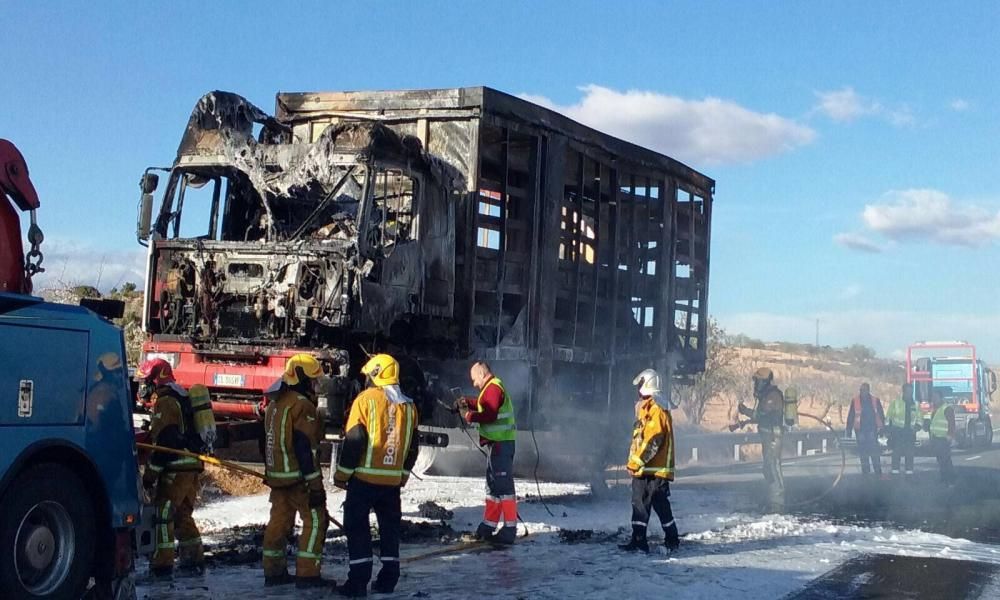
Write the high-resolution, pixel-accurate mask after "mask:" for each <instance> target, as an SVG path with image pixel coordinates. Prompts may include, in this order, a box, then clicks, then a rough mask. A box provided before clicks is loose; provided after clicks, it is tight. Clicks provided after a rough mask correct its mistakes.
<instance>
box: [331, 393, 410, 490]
mask: <svg viewBox="0 0 1000 600" xmlns="http://www.w3.org/2000/svg"><path fill="white" fill-rule="evenodd" d="M389 387H392V388H393V390H391V391H389V392H387V391H386V389H385V388H377V387H375V388H368V389H367V390H365V391H363V392H361V393H360V394H358V397H357V398H355V399H354V403H353V404H351V412H350V414H349V415H348V417H347V425H346V426H345V427H344V429H345V432H346V433H345V434H344V443H343V445H342V446H341V449H340V453H339V454H340V456H339V459H338V461H337V470H336V472H335V473H334V479H335V480H337V481H340V482H346V481H347V480H349V479H350V478H352V477H356V478H358V479H360V480H361V481H365V482H367V483H372V484H375V485H386V486H403V485H406V481H407V480H408V479H409V477H410V469H412V468H413V465H414V463H416V462H417V446H418V444H417V435H416V433H417V423H418V421H419V418H418V415H417V409H416V407H415V406H414V405H413V402H412V401H411V400H410V399H409V398H407V397H406V396H404V395H403V394H402V392H400V391H399V387H398V386H386V388H389ZM390 393H391V394H393V395H394V396H395V398H396V399H397V401H395V402H394V401H392V400H390V399H389V395H388V394H390Z"/></svg>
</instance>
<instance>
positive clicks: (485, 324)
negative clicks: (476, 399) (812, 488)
mask: <svg viewBox="0 0 1000 600" xmlns="http://www.w3.org/2000/svg"><path fill="white" fill-rule="evenodd" d="M160 173H162V174H163V175H164V177H165V179H166V181H165V184H164V185H163V186H162V187H163V194H162V197H161V200H160V202H159V208H158V209H157V210H156V211H155V215H154V214H153V213H154V210H153V208H154V207H153V204H154V200H153V195H154V192H155V191H156V190H157V188H158V187H160V182H159V179H160V177H159V174H160ZM140 185H141V188H142V196H141V200H140V209H139V219H138V221H139V222H138V238H139V240H140V242H141V243H143V244H146V245H148V248H149V252H148V264H147V278H146V282H145V283H146V285H145V310H144V327H145V331H146V332H147V334H148V338H147V342H146V344H145V347H144V353H145V355H146V357H151V356H159V357H162V358H165V359H167V360H168V361H169V362H170V363H171V364H172V365H173V366H174V370H175V373H176V375H177V377H178V380H179V381H180V382H181V383H182V384H184V385H190V384H194V383H201V384H204V385H206V386H207V387H208V388H209V389H210V390H211V392H212V394H213V398H214V400H215V409H216V413H217V414H219V415H225V416H228V417H232V418H246V419H253V418H257V417H259V415H260V407H259V401H260V398H261V394H262V391H263V390H264V389H266V388H267V386H268V385H269V384H270V383H271V382H272V381H273V380H274V379H275V378H276V377H278V376H279V374H280V373H281V370H282V368H283V367H284V363H285V361H286V360H287V358H288V357H290V356H291V355H292V354H295V353H298V352H310V353H313V354H314V355H315V356H316V357H317V358H318V359H319V360H320V361H321V363H322V364H323V365H324V369H325V371H326V372H327V374H328V377H327V379H326V381H325V384H324V387H325V392H324V394H323V395H322V397H321V399H320V401H321V409H322V411H323V414H324V415H325V418H326V419H327V421H328V424H329V426H330V428H331V430H332V431H334V432H336V431H337V430H338V428H339V427H340V426H341V424H342V421H343V418H344V414H345V409H346V407H347V406H348V404H349V402H350V400H351V398H353V395H354V393H356V391H357V390H358V389H359V386H360V385H361V381H360V377H359V375H358V370H359V368H360V365H361V364H363V363H364V359H365V355H366V354H367V353H374V352H379V351H387V352H390V353H392V354H393V355H394V356H396V357H397V358H399V359H400V360H401V363H402V367H403V374H404V381H403V387H404V389H406V391H407V392H408V393H410V394H411V395H412V396H414V397H415V398H417V399H418V401H419V405H420V408H421V417H422V422H423V423H424V424H430V425H439V426H447V425H449V424H451V423H452V422H453V419H454V417H453V416H452V415H450V414H449V413H448V412H447V411H446V410H443V409H442V404H446V405H447V404H450V403H451V395H452V394H453V393H463V390H464V392H469V391H471V390H469V389H468V387H469V383H468V368H469V365H470V364H471V362H472V361H474V360H477V359H483V360H487V361H489V362H490V364H491V365H492V366H493V368H494V370H495V372H497V373H498V374H499V375H500V376H501V377H504V378H505V381H506V382H507V386H508V388H510V389H511V392H512V393H513V395H514V398H515V405H516V408H517V414H518V424H519V427H523V428H529V427H530V428H535V427H537V428H540V429H553V428H559V427H560V426H563V425H565V424H567V423H568V422H569V421H573V420H574V419H579V420H582V421H585V422H587V423H589V424H591V425H594V426H595V427H596V429H595V431H597V432H599V431H600V430H601V429H600V428H601V424H602V423H607V421H608V412H607V411H608V410H609V409H611V408H612V405H613V404H614V403H618V402H623V403H630V402H631V401H632V399H633V397H634V392H633V391H630V390H628V389H627V387H626V386H627V383H628V381H630V380H631V377H632V376H633V375H634V374H635V372H637V371H638V370H639V369H641V368H645V367H648V366H655V367H657V368H659V369H660V370H661V371H662V372H663V373H665V374H666V375H667V376H668V378H670V379H671V380H678V381H683V380H684V379H685V378H688V377H690V376H692V375H694V374H696V373H698V372H700V371H702V370H703V369H704V365H705V357H706V331H707V312H706V311H707V293H708V273H709V240H710V224H711V214H712V196H713V193H714V186H715V183H714V181H713V180H712V179H710V178H708V177H706V176H705V175H703V174H701V173H699V172H697V171H695V170H694V169H691V168H689V167H687V166H685V165H683V164H681V163H680V162H678V161H676V160H673V159H671V158H669V157H667V156H664V155H662V154H659V153H657V152H654V151H651V150H648V149H645V148H641V147H639V146H636V145H634V144H630V143H627V142H625V141H622V140H619V139H617V138H614V137H612V136H609V135H606V134H603V133H601V132H598V131H596V130H594V129H591V128H589V127H586V126H583V125H581V124H579V123H577V122H574V121H572V120H571V119H569V118H567V117H565V116H563V115H561V114H559V113H556V112H554V111H551V110H548V109H546V108H544V107H541V106H538V105H535V104H532V103H531V102H528V101H525V100H522V99H519V98H516V97H514V96H510V95H508V94H505V93H502V92H499V91H496V90H493V89H490V88H486V87H476V88H459V89H443V90H422V91H389V92H330V93H311V92H310V93H280V94H278V95H277V102H276V111H275V114H274V115H273V116H271V115H268V114H266V113H265V112H264V111H262V110H261V109H259V108H257V107H256V106H254V105H253V104H251V103H250V102H249V101H247V100H246V99H244V98H242V97H240V96H237V95H235V94H231V93H226V92H212V93H209V94H207V95H205V96H204V97H203V98H202V99H201V100H199V102H198V104H197V105H196V107H195V109H194V111H193V113H192V115H191V117H190V120H189V121H188V125H187V129H186V131H185V133H184V136H183V139H182V140H181V144H180V147H179V149H178V152H177V157H176V158H175V160H174V162H173V164H172V166H170V167H169V168H162V169H159V168H150V169H147V171H146V172H145V174H144V175H143V177H142V180H141V183H140ZM622 382H625V383H624V384H623V383H622Z"/></svg>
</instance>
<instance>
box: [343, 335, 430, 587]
mask: <svg viewBox="0 0 1000 600" xmlns="http://www.w3.org/2000/svg"><path fill="white" fill-rule="evenodd" d="M361 373H362V374H364V375H365V376H366V377H367V379H368V382H369V385H370V387H369V388H368V389H366V390H364V391H362V392H361V393H360V394H358V397H357V398H355V399H354V402H353V403H352V404H351V411H350V414H349V415H348V417H347V425H346V426H345V428H344V429H345V431H346V433H345V437H344V443H343V446H342V447H341V449H340V453H339V454H340V457H339V460H338V462H337V470H336V472H335V473H334V482H335V485H336V486H337V487H339V488H342V489H345V490H347V499H346V500H345V502H344V529H345V533H346V534H347V552H348V555H349V557H350V563H349V564H350V567H349V571H348V575H347V581H346V582H345V583H344V585H343V586H342V587H341V588H340V593H341V594H342V595H344V596H350V597H363V596H365V595H367V590H368V581H369V580H370V579H371V576H372V560H373V559H372V538H371V529H370V527H369V525H368V515H369V513H371V512H372V511H374V512H375V518H376V519H377V520H378V530H379V550H380V556H379V558H380V561H381V563H382V568H381V569H380V570H379V573H378V576H377V577H376V578H375V582H374V583H372V591H373V592H379V593H391V592H392V591H393V590H394V589H395V588H396V583H397V582H398V581H399V535H400V522H401V520H402V506H401V503H400V497H399V495H400V489H401V488H402V487H403V486H405V485H406V482H407V480H408V479H409V477H410V469H412V468H413V465H414V463H416V462H417V451H418V444H417V423H418V422H419V420H420V419H419V416H418V414H417V409H416V407H415V406H414V404H413V400H411V399H410V398H409V397H407V396H406V395H405V394H403V392H402V390H401V389H400V388H399V363H398V362H397V361H396V359H394V358H393V357H391V356H389V355H388V354H376V355H375V356H373V357H371V358H370V359H369V360H368V362H367V363H365V365H364V366H363V367H361Z"/></svg>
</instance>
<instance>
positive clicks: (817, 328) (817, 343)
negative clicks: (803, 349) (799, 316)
mask: <svg viewBox="0 0 1000 600" xmlns="http://www.w3.org/2000/svg"><path fill="white" fill-rule="evenodd" d="M816 349H817V350H818V349H819V319H816Z"/></svg>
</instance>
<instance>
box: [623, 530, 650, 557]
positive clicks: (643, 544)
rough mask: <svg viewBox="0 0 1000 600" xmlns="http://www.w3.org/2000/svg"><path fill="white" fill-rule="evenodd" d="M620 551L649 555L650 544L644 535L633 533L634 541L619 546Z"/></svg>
mask: <svg viewBox="0 0 1000 600" xmlns="http://www.w3.org/2000/svg"><path fill="white" fill-rule="evenodd" d="M618 549H619V550H623V551H625V552H637V551H641V552H645V553H646V554H649V542H647V541H646V536H645V534H644V533H643V534H640V533H638V532H636V531H633V532H632V539H630V540H629V541H628V543H627V544H619V545H618Z"/></svg>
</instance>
